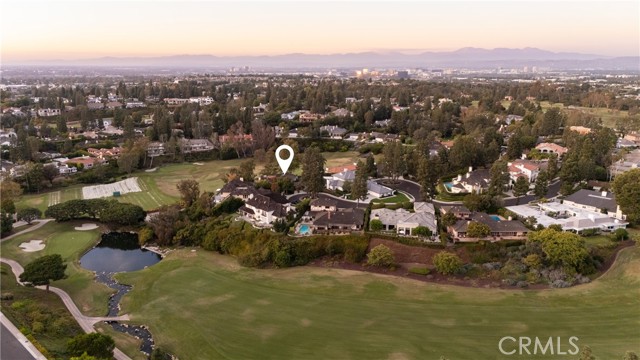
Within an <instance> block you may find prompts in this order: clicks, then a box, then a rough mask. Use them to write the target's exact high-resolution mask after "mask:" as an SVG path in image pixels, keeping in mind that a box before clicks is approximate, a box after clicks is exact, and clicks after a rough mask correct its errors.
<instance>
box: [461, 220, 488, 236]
mask: <svg viewBox="0 0 640 360" xmlns="http://www.w3.org/2000/svg"><path fill="white" fill-rule="evenodd" d="M489 234H491V228H489V225H487V224H483V223H479V222H477V221H472V222H471V223H469V225H468V226H467V236H469V237H471V238H483V237H487V236H489Z"/></svg>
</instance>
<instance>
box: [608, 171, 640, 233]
mask: <svg viewBox="0 0 640 360" xmlns="http://www.w3.org/2000/svg"><path fill="white" fill-rule="evenodd" d="M613 192H614V193H615V194H616V201H617V202H618V205H620V210H622V212H623V213H624V214H626V215H627V220H629V221H630V222H632V223H634V224H638V223H640V201H638V199H640V169H633V170H629V171H627V172H625V173H622V174H620V175H618V176H616V178H615V180H614V181H613Z"/></svg>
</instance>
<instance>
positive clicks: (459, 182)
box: [449, 166, 491, 194]
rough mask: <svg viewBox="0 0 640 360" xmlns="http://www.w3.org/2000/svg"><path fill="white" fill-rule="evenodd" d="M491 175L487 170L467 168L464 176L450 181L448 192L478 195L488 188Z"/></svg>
mask: <svg viewBox="0 0 640 360" xmlns="http://www.w3.org/2000/svg"><path fill="white" fill-rule="evenodd" d="M490 182H491V173H490V172H489V170H487V169H479V170H473V168H472V167H471V166H469V171H468V172H467V173H466V174H465V175H458V177H457V178H454V179H453V180H452V184H451V187H450V188H449V191H450V192H452V193H454V194H461V193H472V192H476V193H478V194H480V193H482V192H484V191H485V190H487V189H488V188H489V183H490Z"/></svg>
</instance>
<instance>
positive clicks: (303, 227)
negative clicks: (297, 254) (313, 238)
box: [298, 224, 311, 235]
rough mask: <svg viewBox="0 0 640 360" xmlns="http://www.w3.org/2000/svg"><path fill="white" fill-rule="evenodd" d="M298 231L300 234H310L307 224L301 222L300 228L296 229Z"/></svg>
mask: <svg viewBox="0 0 640 360" xmlns="http://www.w3.org/2000/svg"><path fill="white" fill-rule="evenodd" d="M298 233H299V234H301V235H309V234H311V229H309V225H307V224H302V225H300V228H299V229H298Z"/></svg>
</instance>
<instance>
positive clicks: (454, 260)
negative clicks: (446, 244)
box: [433, 251, 462, 275]
mask: <svg viewBox="0 0 640 360" xmlns="http://www.w3.org/2000/svg"><path fill="white" fill-rule="evenodd" d="M433 265H435V267H436V271H437V272H439V273H440V274H443V275H449V274H453V273H455V272H457V271H458V270H460V268H461V267H462V260H460V257H458V255H456V254H453V253H450V252H446V251H441V252H439V253H437V254H436V255H435V256H434V257H433Z"/></svg>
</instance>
